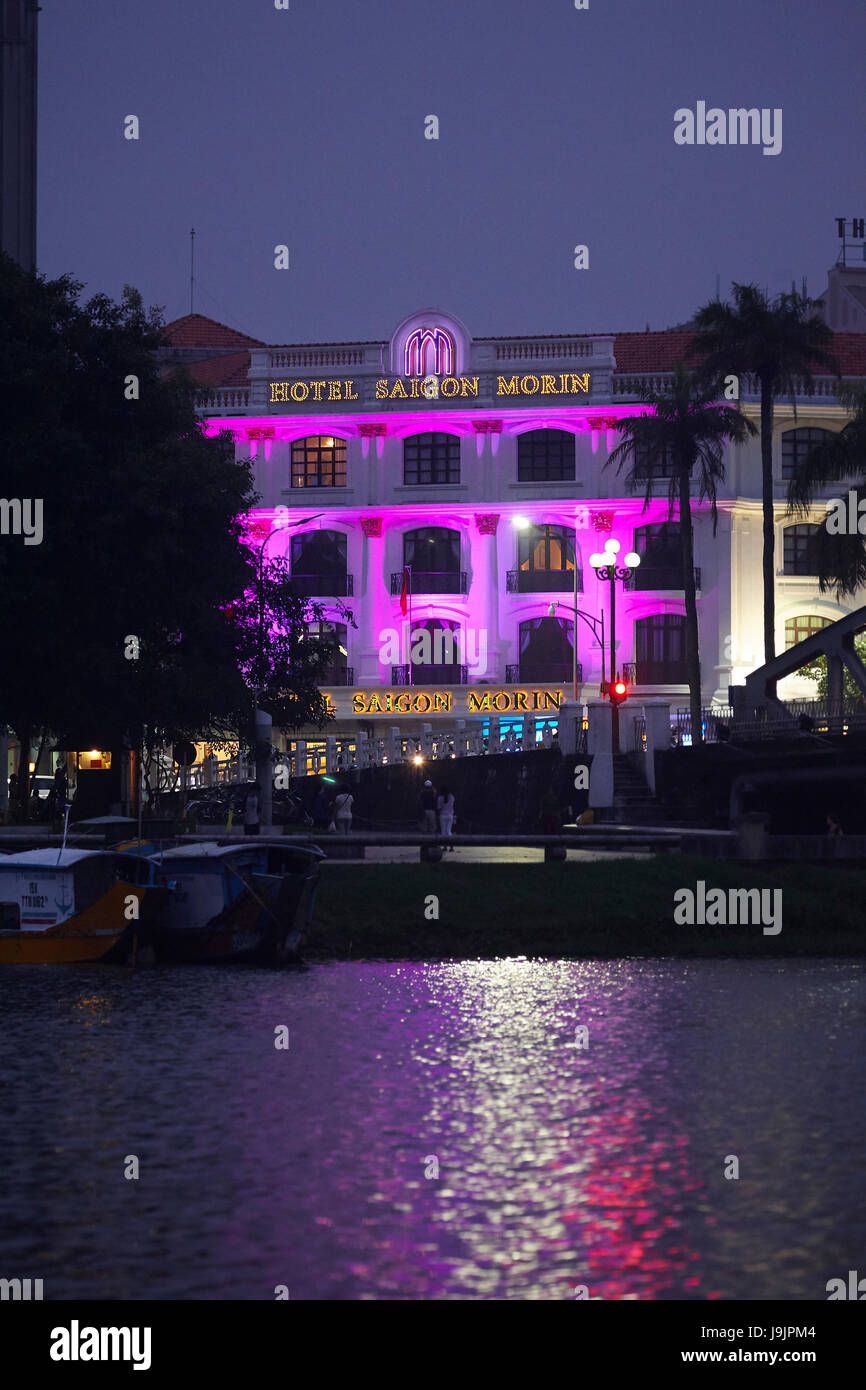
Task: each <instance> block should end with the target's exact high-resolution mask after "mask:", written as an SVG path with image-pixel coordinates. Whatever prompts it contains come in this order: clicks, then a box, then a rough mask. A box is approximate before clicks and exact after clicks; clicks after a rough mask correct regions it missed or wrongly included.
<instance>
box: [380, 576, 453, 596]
mask: <svg viewBox="0 0 866 1390" xmlns="http://www.w3.org/2000/svg"><path fill="white" fill-rule="evenodd" d="M403 574H404V571H403V570H397V571H396V572H394V573H392V575H391V597H392V598H396V597H398V596H399V595H400V594H401V593H402V592H403ZM468 593H469V577H468V575H467V573H466V571H465V570H413V571H412V595H413V597H417V595H418V594H468Z"/></svg>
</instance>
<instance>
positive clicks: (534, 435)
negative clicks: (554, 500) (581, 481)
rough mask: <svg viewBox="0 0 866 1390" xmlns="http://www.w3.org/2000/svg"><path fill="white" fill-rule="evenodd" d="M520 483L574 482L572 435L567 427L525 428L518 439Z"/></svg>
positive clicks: (518, 473) (518, 474) (518, 478)
mask: <svg viewBox="0 0 866 1390" xmlns="http://www.w3.org/2000/svg"><path fill="white" fill-rule="evenodd" d="M517 481H518V482H519V483H571V482H574V435H573V434H570V433H569V431H568V430H528V431H527V433H526V434H521V435H520V437H519V438H518V440H517Z"/></svg>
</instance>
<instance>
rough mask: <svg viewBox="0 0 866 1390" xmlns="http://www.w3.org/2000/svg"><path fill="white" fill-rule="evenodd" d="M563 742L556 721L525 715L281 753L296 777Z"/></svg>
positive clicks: (297, 746)
mask: <svg viewBox="0 0 866 1390" xmlns="http://www.w3.org/2000/svg"><path fill="white" fill-rule="evenodd" d="M585 722H586V721H584V727H583V729H581V730H579V731H578V740H577V743H578V751H579V752H585V751H586V727H585ZM557 746H558V737H557V732H556V726H555V725H554V724H553V723H552V722H551V721H550V720H547V719H545V720H543V721H541V727H540V728H539V727H538V726H537V724H536V722H535V721H534V720H529V719H527V720H525V721H524V722H523V724H522V727H521V728H520V729H519V730H518V729H517V728H515V727H512V728H510V729H508V730H506V731H504V732H501V733H500V732H499V731H498V730H495V729H492V730H491V731H490V732H489V733H487V734H485V733H484V732H483V731H482V730H481V729H480V728H473V729H471V730H470V729H466V728H465V727H464V726H463V725H462V724H460V723H458V725H457V727H456V728H453V729H445V730H443V729H437V730H435V731H434V730H432V729H431V728H429V727H428V728H427V729H425V730H423V731H422V733H421V734H420V736H415V735H408V736H407V735H405V734H401V733H400V731H399V729H394V730H391V731H389V734H388V737H387V738H369V739H368V738H367V737H366V735H365V734H363V733H360V734H357V735H356V736H355V737H354V738H351V739H349V738H346V739H339V738H325V739H324V740H322V741H321V742H306V741H303V740H297V741H295V742H293V743H292V744H291V745H290V747H289V750H288V752H287V753H285V754H282V755H278V762H282V763H284V764H285V765H286V766H287V767H288V769H289V772H290V775H291V776H292V777H310V776H317V775H319V774H320V773H335V772H336V773H339V772H349V771H351V769H352V768H355V767H387V766H389V765H391V766H394V765H397V764H400V763H412V762H415V763H418V764H421V763H426V762H430V761H434V762H435V761H442V760H445V759H451V758H466V757H469V758H473V757H484V756H488V755H495V754H501V753H525V752H532V751H534V750H535V749H538V748H546V749H550V748H555V747H557Z"/></svg>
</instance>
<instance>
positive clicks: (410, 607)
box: [406, 565, 412, 685]
mask: <svg viewBox="0 0 866 1390" xmlns="http://www.w3.org/2000/svg"><path fill="white" fill-rule="evenodd" d="M406 568H407V570H408V571H409V684H410V685H411V684H412V566H411V565H407V566H406Z"/></svg>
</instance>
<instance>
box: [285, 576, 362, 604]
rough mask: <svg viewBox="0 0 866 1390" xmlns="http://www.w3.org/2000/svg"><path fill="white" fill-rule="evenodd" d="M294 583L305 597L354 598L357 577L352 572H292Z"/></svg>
mask: <svg viewBox="0 0 866 1390" xmlns="http://www.w3.org/2000/svg"><path fill="white" fill-rule="evenodd" d="M292 583H293V584H294V586H295V588H296V589H297V591H298V593H299V594H303V596H304V597H305V598H320V597H321V598H352V597H353V595H354V593H355V577H354V575H351V574H294V573H293V574H292Z"/></svg>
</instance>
